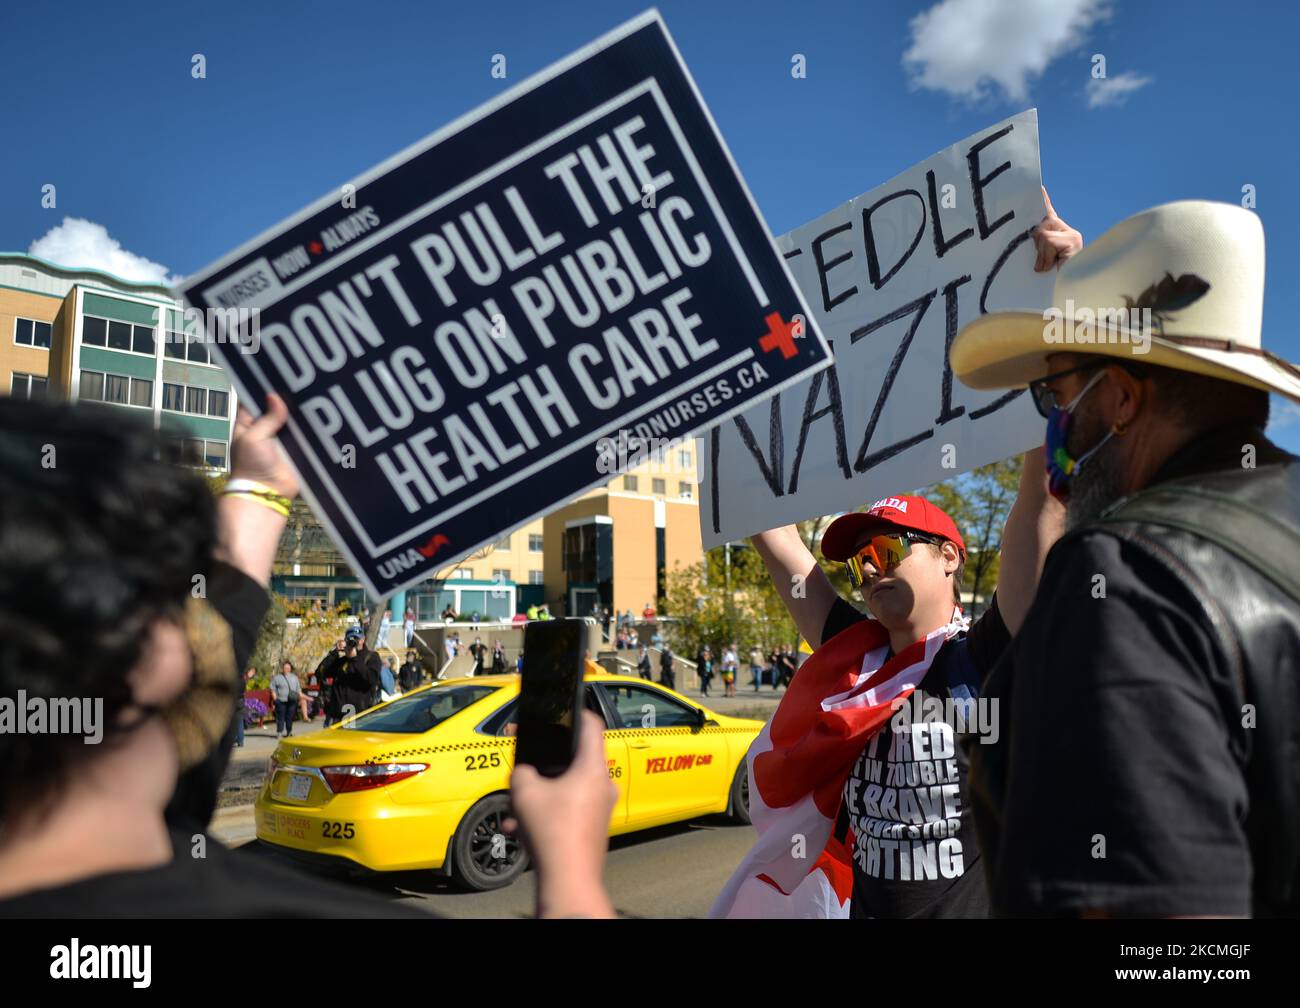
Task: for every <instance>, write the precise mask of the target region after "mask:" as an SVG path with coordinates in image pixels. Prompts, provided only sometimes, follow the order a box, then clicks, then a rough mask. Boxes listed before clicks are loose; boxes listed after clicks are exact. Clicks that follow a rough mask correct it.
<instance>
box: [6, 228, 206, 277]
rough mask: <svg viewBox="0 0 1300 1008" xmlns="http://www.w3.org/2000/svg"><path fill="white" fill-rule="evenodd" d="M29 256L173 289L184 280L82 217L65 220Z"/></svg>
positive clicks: (33, 246)
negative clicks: (125, 246)
mask: <svg viewBox="0 0 1300 1008" xmlns="http://www.w3.org/2000/svg"><path fill="white" fill-rule="evenodd" d="M27 252H28V254H29V255H34V256H38V257H39V258H41V259H44V260H46V261H47V262H52V263H55V264H56V265H58V266H66V267H68V268H69V269H97V270H103V271H104V272H105V273H111V274H113V276H115V277H121V278H122V279H123V280H135V281H138V282H140V283H160V284H167V285H168V286H171V285H173V284H176V283H179V282H180V280H181V279H182V278H181V277H179V276H173V275H171V274H169V273H168V270H167V267H166V266H164V265H162V263H156V262H154V261H153V260H152V259H146V258H145V257H144V256H140V255H136V254H135V253H134V252H128V251H127V250H126V249H124V248H122V243H121V242H119V241H118V240H117V239H116V238H113V237H111V236H110V235H109V233H108V228H106V227H104V225H103V224H96V223H95V222H94V221H88V220H85V219H84V218H81V217H64V218H63V223H62V224H59V225H57V226H56V227H52V228H50V230H49V231H47V232H46V233H45V234H44V235H43V236H42V237H40V238H37V239H36V241H34V242H32V244H31V247H29V248H28V249H27Z"/></svg>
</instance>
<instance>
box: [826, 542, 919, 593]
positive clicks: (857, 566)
mask: <svg viewBox="0 0 1300 1008" xmlns="http://www.w3.org/2000/svg"><path fill="white" fill-rule="evenodd" d="M918 542H921V543H936V542H939V540H938V539H936V538H935V537H934V536H928V535H923V534H922V533H920V532H891V533H890V534H889V535H878V536H872V537H871V539H870V540H868V541H867V542H865V543H863V545H862V546H861V548H860V549H859V550H858V551H857V553H855V554H854V555H853V556H851V557H849V558H848V559H847V560H845V561H844V566H845V567H846V568H847V569H848V573H849V582H850V583H851V584H852V585H853V587H854V588H861V587H862V585H863V583H864V582H865V581H866V579H867V577H868V576H869V572H868V570H867V567H868V565H869V566H870V568H871V569H872V570H871V572H870V573H884V572H885V571H890V570H893V569H894V568H895V567H897V566H898V565H899V564H901V563H902V562H903V561H904V560H906V559H907V555H908V554H909V553H910V552H912V543H918Z"/></svg>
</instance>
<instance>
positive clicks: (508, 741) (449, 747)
mask: <svg viewBox="0 0 1300 1008" xmlns="http://www.w3.org/2000/svg"><path fill="white" fill-rule="evenodd" d="M648 731H655V732H659V733H660V734H662V735H737V734H747V735H752V734H754V730H753V729H752V728H722V727H709V728H703V729H698V730H697V729H695V728H691V727H689V726H685V725H683V726H681V727H674V728H610V729H606V731H605V734H606V735H613V736H614V737H616V738H623V737H626V736H628V735H642V734H644V733H645V732H648ZM514 744H515V740H514V739H512V738H501V739H483V740H482V741H481V742H448V743H447V744H446V745H438V746H421V747H420V748H418V749H402V750H400V751H399V752H392V753H381V754H380V755H378V756H372V757H370V758H369V759H368V760H366V762H367V763H391V762H393V761H394V760H398V759H401V758H403V757H406V756H433V755H436V754H437V753H444V752H457V751H462V752H463V751H466V750H472V749H501V748H507V747H509V748H513V747H514Z"/></svg>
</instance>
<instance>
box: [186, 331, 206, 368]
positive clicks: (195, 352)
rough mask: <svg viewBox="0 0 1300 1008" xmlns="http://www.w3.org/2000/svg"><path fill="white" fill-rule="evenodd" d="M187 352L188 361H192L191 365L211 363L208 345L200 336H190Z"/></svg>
mask: <svg viewBox="0 0 1300 1008" xmlns="http://www.w3.org/2000/svg"><path fill="white" fill-rule="evenodd" d="M188 350H189V354H188V357H189V359H190V361H192V362H193V363H195V364H211V363H212V361H211V359H210V358H209V357H208V344H207V343H206V342H205V341H204V339H203V337H202V336H191V337H190V341H189V347H188Z"/></svg>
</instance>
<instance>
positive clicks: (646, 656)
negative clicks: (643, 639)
mask: <svg viewBox="0 0 1300 1008" xmlns="http://www.w3.org/2000/svg"><path fill="white" fill-rule="evenodd" d="M636 670H637V674H638V675H640V676H641V678H642V679H645V680H646V681H649V679H650V674H651V672H650V652H649V651H647V650H646V649H645V645H642V646H641V651H640V653H639V654H638V655H637V659H636Z"/></svg>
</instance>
